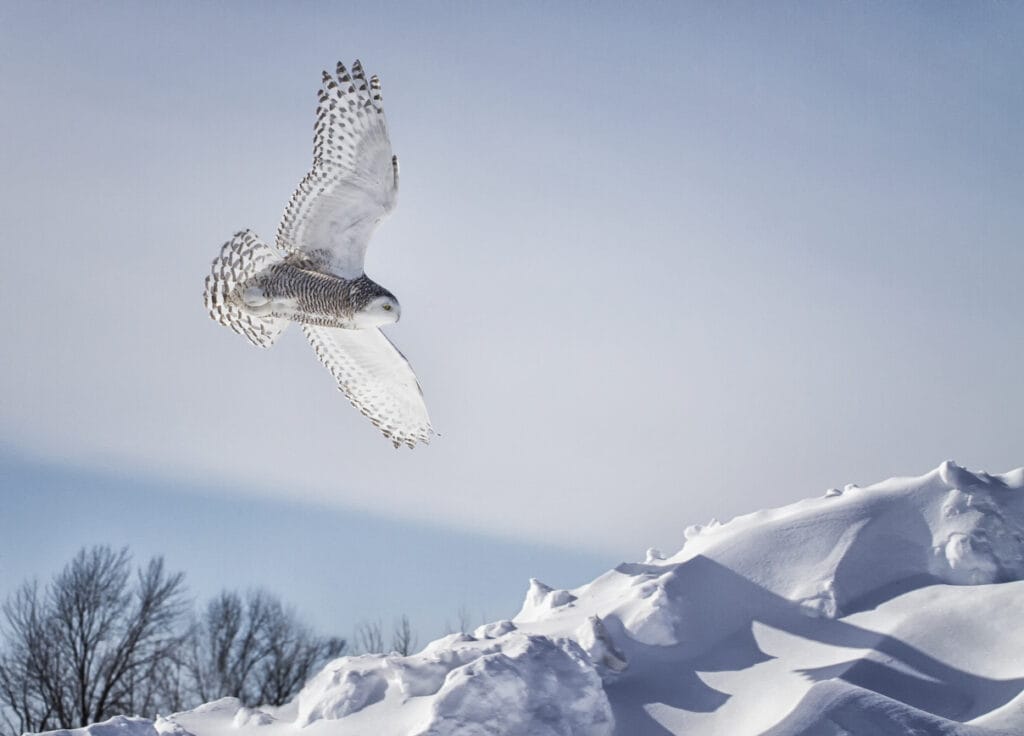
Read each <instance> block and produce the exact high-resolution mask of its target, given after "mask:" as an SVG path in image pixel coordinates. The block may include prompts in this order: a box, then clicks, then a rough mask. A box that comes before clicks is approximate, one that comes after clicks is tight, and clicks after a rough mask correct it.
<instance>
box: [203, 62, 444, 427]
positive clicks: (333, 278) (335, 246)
mask: <svg viewBox="0 0 1024 736" xmlns="http://www.w3.org/2000/svg"><path fill="white" fill-rule="evenodd" d="M323 80H324V85H323V89H321V90H320V91H319V93H318V94H319V105H318V107H317V115H316V127H315V134H314V140H313V166H312V169H311V170H310V172H309V173H308V174H306V176H305V177H304V178H303V179H302V181H301V182H300V183H299V186H298V188H297V189H296V190H295V193H294V194H293V195H292V197H291V199H290V200H289V202H288V206H287V207H286V208H285V213H284V217H283V218H282V220H281V224H280V227H279V228H278V232H277V243H276V245H277V250H276V251H275V250H274V249H272V248H271V247H270V246H268V245H267V244H266V243H264V242H263V241H261V240H260V239H259V238H258V237H257V236H256V235H255V234H254V233H252V232H250V231H247V230H246V231H242V232H239V233H237V234H236V235H235V236H234V238H233V239H232V240H230V241H228V243H226V244H225V245H224V247H223V248H222V249H221V255H220V256H219V257H218V258H217V259H216V260H214V262H213V270H212V273H211V274H210V275H209V276H208V277H207V279H206V292H205V294H204V300H205V303H206V307H207V310H208V311H209V313H210V316H211V317H212V318H213V319H215V320H217V321H218V322H220V323H222V324H224V325H226V326H228V327H231V328H232V329H233V330H235V331H236V332H238V333H239V334H241V335H243V336H245V337H246V338H247V339H248V340H249V341H250V342H252V343H253V344H254V345H258V346H260V347H269V346H270V345H272V344H273V343H274V341H275V340H276V339H277V337H278V336H279V335H280V333H281V331H282V330H283V329H284V327H285V326H287V324H288V322H289V321H292V322H300V323H303V332H305V334H306V337H307V338H308V339H309V342H310V344H311V345H312V346H313V350H314V351H315V353H316V355H317V357H318V358H319V359H320V361H321V362H322V363H323V364H324V365H325V366H326V367H327V369H328V370H329V371H330V372H331V375H333V376H334V379H335V380H336V381H337V383H338V387H339V388H340V389H341V390H342V391H343V392H344V393H345V395H346V396H347V397H348V399H349V400H350V401H351V402H352V404H353V406H355V407H356V408H357V409H359V411H360V412H362V413H363V414H364V415H365V416H366V417H367V418H369V419H370V421H371V422H373V424H374V425H375V426H376V427H377V428H378V429H380V430H381V432H382V433H383V434H384V436H385V437H387V438H388V439H390V440H391V441H392V443H393V444H394V445H395V447H398V446H400V445H403V444H404V445H407V446H409V447H413V446H415V444H416V443H417V442H429V440H430V437H431V435H433V434H434V430H433V427H432V426H431V424H430V418H429V416H428V414H427V408H426V405H425V403H424V401H423V393H422V391H421V390H420V386H419V383H418V382H417V380H416V376H415V374H414V373H413V371H412V367H411V366H410V365H409V363H408V361H407V360H406V359H405V356H403V355H402V354H401V352H399V351H398V349H397V348H395V346H394V345H393V344H392V343H391V341H390V340H389V339H388V338H387V337H386V336H385V335H384V334H383V333H382V332H381V331H380V329H379V328H380V327H381V326H382V325H385V324H390V323H393V322H397V321H398V319H399V317H400V314H401V307H400V305H399V304H398V300H397V299H396V298H395V296H394V295H393V294H392V293H391V292H390V291H388V290H387V289H385V288H384V287H382V286H380V285H379V284H377V283H376V282H374V281H373V280H371V279H370V278H369V277H368V276H366V274H365V273H364V271H363V261H364V257H365V255H366V247H367V245H368V243H369V240H370V237H371V236H372V235H373V231H374V230H375V229H376V227H377V225H378V224H379V223H380V221H381V220H382V219H383V218H384V217H385V216H386V215H387V214H388V213H390V212H391V211H392V210H393V209H394V207H395V203H396V202H397V197H398V158H397V157H396V156H395V155H394V154H393V153H392V150H391V141H390V138H389V137H388V129H387V122H386V120H385V118H384V110H383V107H382V105H381V94H380V82H379V80H378V79H377V77H376V76H374V77H371V78H370V79H369V80H367V79H366V76H365V74H364V73H363V68H362V65H361V64H360V63H359V62H358V61H356V62H355V63H354V64H353V65H352V71H351V73H349V71H348V70H347V69H346V68H345V67H344V65H342V64H341V63H340V62H339V64H338V67H337V72H336V75H331V74H329V73H327V72H324V75H323Z"/></svg>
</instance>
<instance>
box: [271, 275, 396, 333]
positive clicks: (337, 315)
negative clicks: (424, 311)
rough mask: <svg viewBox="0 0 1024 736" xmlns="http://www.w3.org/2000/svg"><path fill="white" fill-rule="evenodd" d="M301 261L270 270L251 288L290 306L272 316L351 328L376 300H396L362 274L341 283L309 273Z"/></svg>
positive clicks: (392, 295)
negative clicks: (359, 315) (362, 312)
mask: <svg viewBox="0 0 1024 736" xmlns="http://www.w3.org/2000/svg"><path fill="white" fill-rule="evenodd" d="M309 265H310V264H309V263H308V262H306V261H304V260H294V261H293V260H286V261H285V262H282V263H278V264H275V265H272V266H270V267H269V268H267V269H266V270H265V271H263V272H262V273H260V274H259V276H257V277H256V278H255V279H254V280H253V282H252V284H253V285H254V286H256V287H258V288H259V290H260V291H261V292H262V294H263V296H264V297H266V298H267V299H269V300H270V301H271V302H272V303H273V302H279V303H291V305H292V306H291V307H290V308H289V310H288V311H287V312H282V311H275V312H272V313H273V314H274V315H275V316H281V317H286V318H288V319H292V320H295V321H296V322H302V323H303V324H311V325H324V326H334V327H351V326H352V322H353V320H354V318H355V316H356V314H357V313H358V312H360V311H362V310H363V309H365V308H366V307H367V305H369V303H370V302H372V301H373V300H374V299H376V298H377V297H381V296H387V297H391V298H392V299H394V300H395V301H396V302H397V301H398V298H397V297H395V295H394V294H392V293H391V292H390V291H388V290H387V289H385V288H384V287H383V286H381V285H380V284H378V283H377V282H376V281H374V280H372V279H371V278H369V277H368V276H366V275H365V274H364V275H362V276H360V277H359V278H356V279H343V278H340V277H338V276H334V275H333V274H329V273H322V272H320V271H316V270H312V269H311V268H310V267H309Z"/></svg>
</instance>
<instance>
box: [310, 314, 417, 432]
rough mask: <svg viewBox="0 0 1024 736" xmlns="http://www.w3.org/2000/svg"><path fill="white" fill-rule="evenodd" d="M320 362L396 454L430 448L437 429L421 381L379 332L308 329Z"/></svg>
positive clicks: (312, 327) (403, 357)
mask: <svg viewBox="0 0 1024 736" xmlns="http://www.w3.org/2000/svg"><path fill="white" fill-rule="evenodd" d="M302 331H303V332H304V333H305V334H306V337H307V338H308V339H309V342H310V344H311V345H312V346H313V350H314V352H315V353H316V357H317V358H319V359H320V362H322V363H323V364H324V366H326V368H327V370H329V371H330V372H331V375H333V376H334V379H335V380H336V381H337V383H338V388H339V389H341V391H342V392H343V393H344V394H345V396H346V397H347V398H348V400H349V402H351V404H352V406H354V407H355V408H356V409H358V410H359V412H360V413H361V414H362V415H363V416H365V417H366V418H367V419H369V420H370V421H371V422H372V423H373V425H374V426H375V427H377V429H379V430H380V431H381V433H382V434H383V435H384V436H385V437H386V438H387V439H389V440H391V443H392V444H393V445H394V446H395V447H396V448H397V447H401V446H402V445H405V446H407V447H410V448H411V447H415V446H416V443H417V442H422V443H424V444H429V442H430V438H431V436H432V435H434V434H435V433H434V428H433V426H432V425H431V423H430V417H429V416H428V414H427V407H426V404H425V403H424V401H423V391H422V390H421V389H420V385H419V382H418V381H417V380H416V375H415V374H414V373H413V370H412V367H411V366H410V365H409V362H408V361H407V360H406V358H405V356H404V355H402V353H401V352H400V351H399V350H398V348H396V347H395V346H394V345H393V344H392V343H391V341H390V340H388V338H387V336H386V335H385V334H384V333H383V332H381V331H380V330H376V329H373V330H343V329H337V328H331V327H317V326H313V325H304V326H303V328H302Z"/></svg>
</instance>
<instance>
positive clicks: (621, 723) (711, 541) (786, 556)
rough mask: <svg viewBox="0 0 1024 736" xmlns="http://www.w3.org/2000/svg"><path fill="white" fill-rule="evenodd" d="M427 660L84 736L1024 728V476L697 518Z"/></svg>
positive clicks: (851, 493) (541, 591) (872, 491)
mask: <svg viewBox="0 0 1024 736" xmlns="http://www.w3.org/2000/svg"><path fill="white" fill-rule="evenodd" d="M684 536H685V539H686V541H685V544H684V545H683V548H682V549H681V550H680V551H679V552H677V553H676V554H675V555H673V556H671V557H665V556H664V555H662V554H661V553H660V552H658V551H657V550H649V551H648V553H647V555H646V557H645V560H644V562H636V563H624V564H622V565H619V566H618V567H617V568H615V569H614V570H611V571H609V572H608V573H606V574H604V575H602V576H601V577H599V578H598V579H596V580H595V581H593V582H591V583H589V584H587V585H584V586H582V587H580V588H576V589H575V590H554V589H552V588H550V587H548V586H546V585H544V584H543V583H541V582H539V581H537V580H532V581H530V584H529V589H528V591H527V593H526V598H525V601H524V603H523V607H522V610H520V611H519V613H518V614H517V615H516V616H515V617H514V618H512V619H510V620H505V621H498V622H496V623H493V624H488V625H486V626H482V627H480V628H479V629H477V630H476V631H475V632H473V634H472V635H471V636H470V635H459V634H457V635H452V636H448V637H445V638H442V639H439V640H437V641H435V642H433V643H431V644H430V645H428V646H427V647H426V648H425V649H424V650H423V651H422V652H420V653H418V654H415V655H412V656H408V657H402V656H398V655H387V656H385V655H363V656H358V657H342V658H340V659H337V660H335V661H333V662H331V663H330V664H328V665H327V666H326V667H325V668H324V670H323V671H322V672H320V673H319V674H318V675H317V676H316V677H314V678H313V679H312V680H311V681H310V682H309V683H308V684H307V685H306V687H305V689H303V691H302V692H301V693H300V694H299V696H298V698H297V699H296V700H295V701H294V702H293V703H291V704H290V705H288V706H285V707H283V708H278V709H271V708H266V709H249V708H242V707H241V706H240V704H239V703H238V702H237V701H235V700H233V699H224V700H220V701H217V702H215V703H210V704H207V705H205V706H202V707H200V708H197V709H195V710H192V711H187V712H184V713H176V714H173V715H170V716H167V717H163V718H157V719H156V720H155V721H150V720H146V719H137V718H121V719H112V720H111V721H108V722H106V723H103V724H98V725H95V726H91V727H89V728H88V729H83V730H82V731H86V732H88V733H83V734H81V735H80V736H156V735H157V734H171V733H173V734H175V736H185V735H186V734H193V735H194V736H228V735H229V734H245V735H246V736H279V735H280V734H282V733H283V732H284V731H287V732H289V733H294V732H295V731H296V730H302V731H304V732H308V734H309V735H310V736H320V734H323V735H325V736H326V735H328V734H329V735H330V736H355V735H357V734H358V735H361V736H407V735H409V734H416V735H419V736H486V735H490V734H508V735H510V736H512V735H515V736H568V735H570V734H571V735H577V734H581V735H583V734H585V735H587V736H590V735H593V736H605V735H611V734H622V735H627V734H628V735H630V736H634V735H646V734H651V735H652V736H663V735H666V734H719V733H721V734H771V736H781V735H783V734H825V735H829V734H836V735H839V734H850V733H852V734H906V733H924V734H933V733H934V734H963V735H965V736H974V735H981V734H1011V733H1017V734H1019V733H1024V627H1022V626H1021V625H1020V622H1021V619H1022V617H1024V582H1022V579H1024V469H1022V470H1016V471H1014V472H1011V473H1008V474H1005V475H998V476H997V475H988V474H986V473H971V472H968V471H967V470H965V469H963V468H961V467H958V466H957V465H955V464H954V463H951V462H947V463H944V464H943V465H942V466H940V467H939V468H938V469H936V470H934V471H933V472H931V473H928V474H927V475H924V476H922V477H919V478H897V479H892V480H889V481H885V482H883V483H879V484H877V485H874V486H870V487H866V488H859V487H857V486H855V485H850V486H847V487H846V488H845V489H843V490H839V489H829V491H827V492H826V493H825V494H824V496H823V497H820V498H816V499H811V500H806V501H801V502H799V503H795V504H792V505H790V506H786V507H784V508H780V509H774V510H768V511H758V512H756V513H753V514H749V515H747V516H742V517H738V518H736V519H733V520H732V521H730V522H729V523H726V524H719V523H717V522H713V523H710V524H708V525H706V526H693V527H690V528H688V529H687V530H686V532H685V535H684Z"/></svg>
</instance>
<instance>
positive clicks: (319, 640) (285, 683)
mask: <svg viewBox="0 0 1024 736" xmlns="http://www.w3.org/2000/svg"><path fill="white" fill-rule="evenodd" d="M266 642H267V646H266V656H265V657H264V658H263V661H262V662H261V663H260V666H259V671H258V673H257V677H256V682H257V684H258V685H259V697H258V700H259V702H260V703H264V704H266V705H284V704H285V703H287V702H288V701H289V700H291V699H292V698H293V697H294V696H295V695H296V693H298V692H299V690H300V689H301V688H302V686H303V685H305V684H306V681H307V680H308V679H309V678H310V677H312V676H313V674H315V672H316V670H317V669H318V668H320V667H321V666H323V664H324V663H325V662H327V660H330V659H334V658H335V657H337V656H339V655H341V654H342V653H343V652H344V651H345V640H344V639H340V638H338V637H320V636H316V635H315V634H314V633H313V632H312V631H311V630H310V629H309V628H308V627H306V626H304V625H302V624H300V623H298V622H297V621H296V620H295V617H294V616H293V615H292V614H291V613H289V612H288V611H286V610H284V609H283V608H281V607H278V608H277V609H276V615H275V616H274V617H273V618H272V619H271V621H270V623H269V626H268V629H267V632H266Z"/></svg>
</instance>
